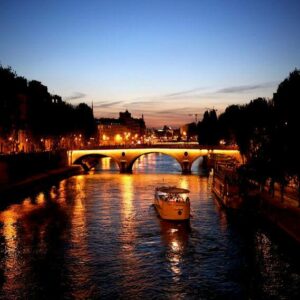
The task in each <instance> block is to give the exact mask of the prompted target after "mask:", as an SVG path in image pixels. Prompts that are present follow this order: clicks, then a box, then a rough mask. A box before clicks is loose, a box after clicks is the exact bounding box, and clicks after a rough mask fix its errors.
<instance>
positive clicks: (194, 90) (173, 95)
mask: <svg viewBox="0 0 300 300" xmlns="http://www.w3.org/2000/svg"><path fill="white" fill-rule="evenodd" d="M204 89H206V88H205V87H199V88H194V89H190V90H184V91H179V92H176V93H171V94H167V95H165V97H177V96H185V95H189V94H192V93H194V92H198V91H202V90H204Z"/></svg>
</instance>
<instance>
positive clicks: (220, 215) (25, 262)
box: [0, 154, 300, 299]
mask: <svg viewBox="0 0 300 300" xmlns="http://www.w3.org/2000/svg"><path fill="white" fill-rule="evenodd" d="M176 164H177V162H174V161H172V160H171V159H170V158H166V157H165V156H162V155H157V154H151V155H148V156H145V157H141V158H140V159H139V160H138V161H137V162H136V163H135V166H134V171H133V172H134V174H131V175H129V174H119V173H118V170H117V166H116V165H114V163H113V162H112V161H111V160H110V159H107V158H105V159H104V160H102V163H101V164H100V166H99V168H98V171H96V172H94V173H91V174H88V175H78V176H74V177H72V178H69V179H66V180H63V181H61V182H59V183H58V184H57V185H55V186H52V187H50V188H49V189H44V190H41V191H40V192H39V193H37V194H36V195H31V196H30V197H28V198H25V199H23V200H20V202H19V203H15V204H12V205H11V206H9V207H7V208H4V209H2V211H1V212H0V298H4V299H20V298H25V299H32V298H35V299H41V298H52V299H56V298H69V299H73V298H75V299H94V298H99V297H102V298H125V299H126V298H146V299H148V298H151V297H153V298H171V299H173V298H175V299H177V298H178V299H180V298H195V299H199V298H203V299H215V298H230V299H249V298H252V299H259V298H265V299H268V298H272V297H274V298H282V299H290V298H293V297H294V298H295V297H296V296H298V295H299V293H298V287H299V283H300V275H299V274H300V271H299V265H298V264H297V263H296V260H295V259H293V256H292V255H290V254H291V253H290V252H289V251H288V250H287V249H285V248H284V247H283V245H280V243H278V241H276V239H274V237H272V235H270V234H269V232H268V231H266V230H265V229H264V228H262V227H260V226H259V225H258V224H257V223H256V222H254V220H251V221H250V222H248V221H249V220H248V221H247V220H240V219H239V218H235V217H234V216H230V215H229V216H228V215H227V214H226V213H225V212H224V211H223V210H221V209H220V208H219V207H218V205H217V203H216V202H215V201H214V199H213V197H212V194H211V191H210V179H209V178H207V177H200V176H198V175H196V174H194V175H190V176H185V175H181V174H180V170H179V169H178V165H176ZM149 166H151V167H149ZM102 167H103V168H102ZM109 168H113V169H114V171H109V170H108V169H109ZM99 169H104V171H99ZM150 169H151V170H150ZM196 169H197V168H196ZM143 172H146V174H143ZM156 173H157V174H156ZM160 184H169V185H177V186H180V187H182V188H187V189H190V191H191V194H190V198H191V214H192V218H191V220H190V222H189V223H175V222H168V221H164V220H161V219H159V218H158V217H157V214H156V212H155V210H154V208H153V206H152V202H153V192H154V189H155V187H156V186H157V185H160ZM249 224H250V226H249Z"/></svg>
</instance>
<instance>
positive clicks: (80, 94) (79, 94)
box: [64, 92, 86, 101]
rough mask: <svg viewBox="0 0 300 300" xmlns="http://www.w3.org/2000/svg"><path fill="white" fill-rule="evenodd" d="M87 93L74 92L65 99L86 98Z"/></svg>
mask: <svg viewBox="0 0 300 300" xmlns="http://www.w3.org/2000/svg"><path fill="white" fill-rule="evenodd" d="M85 96H86V94H84V93H81V92H74V93H73V94H72V95H71V96H67V97H64V100H66V101H72V100H77V99H81V98H85Z"/></svg>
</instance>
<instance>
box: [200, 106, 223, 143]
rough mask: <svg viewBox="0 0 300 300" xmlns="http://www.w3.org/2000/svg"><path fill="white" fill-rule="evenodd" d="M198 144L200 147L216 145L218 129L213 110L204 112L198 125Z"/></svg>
mask: <svg viewBox="0 0 300 300" xmlns="http://www.w3.org/2000/svg"><path fill="white" fill-rule="evenodd" d="M197 127H198V142H199V144H200V145H210V146H213V145H218V144H219V136H220V134H219V127H218V118H217V114H216V111H215V110H214V109H212V110H210V111H206V112H205V113H204V115H203V119H202V121H201V122H199V123H198V125H197Z"/></svg>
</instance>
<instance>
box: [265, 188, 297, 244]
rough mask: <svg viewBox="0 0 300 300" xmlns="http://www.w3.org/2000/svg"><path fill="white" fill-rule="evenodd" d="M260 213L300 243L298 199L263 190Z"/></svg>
mask: <svg viewBox="0 0 300 300" xmlns="http://www.w3.org/2000/svg"><path fill="white" fill-rule="evenodd" d="M259 197H260V200H261V202H260V213H261V215H262V217H263V218H265V219H267V220H268V221H269V222H271V223H272V224H274V225H276V226H277V227H278V228H280V229H281V230H282V231H283V232H284V233H286V234H287V235H288V236H289V237H291V238H292V239H293V240H295V241H296V242H297V243H299V245H300V208H299V207H298V203H297V202H296V201H292V200H291V199H284V201H281V198H280V196H274V197H272V196H271V195H269V194H268V192H267V191H263V192H262V193H261V194H260V195H259Z"/></svg>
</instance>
